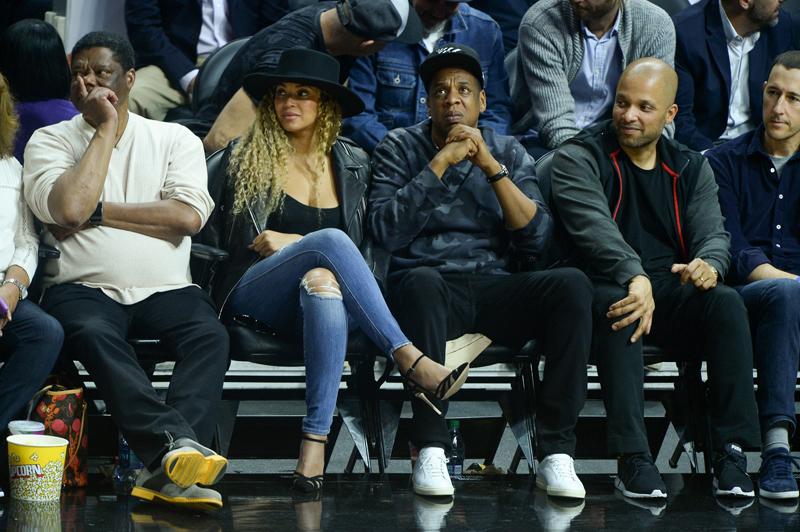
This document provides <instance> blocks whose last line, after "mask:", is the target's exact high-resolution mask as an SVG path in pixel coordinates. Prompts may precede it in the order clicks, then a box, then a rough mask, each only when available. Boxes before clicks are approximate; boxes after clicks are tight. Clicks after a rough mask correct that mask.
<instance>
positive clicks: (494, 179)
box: [486, 163, 508, 184]
mask: <svg viewBox="0 0 800 532" xmlns="http://www.w3.org/2000/svg"><path fill="white" fill-rule="evenodd" d="M504 177H508V168H506V165H504V164H503V163H500V171H499V172H497V173H496V174H494V175H492V176H486V181H488V182H489V183H490V184H491V183H496V182H497V181H500V180H501V179H503V178H504Z"/></svg>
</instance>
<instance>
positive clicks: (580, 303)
mask: <svg viewBox="0 0 800 532" xmlns="http://www.w3.org/2000/svg"><path fill="white" fill-rule="evenodd" d="M558 271H559V276H558V279H559V281H560V286H559V291H560V292H561V294H562V297H563V299H564V300H565V301H566V302H568V303H570V304H571V305H574V306H577V307H581V308H584V307H585V308H586V309H588V308H589V307H590V305H591V303H592V297H593V293H594V289H593V288H592V283H591V281H589V278H588V277H587V276H586V274H585V273H583V272H582V271H580V270H579V269H577V268H563V269H560V270H558Z"/></svg>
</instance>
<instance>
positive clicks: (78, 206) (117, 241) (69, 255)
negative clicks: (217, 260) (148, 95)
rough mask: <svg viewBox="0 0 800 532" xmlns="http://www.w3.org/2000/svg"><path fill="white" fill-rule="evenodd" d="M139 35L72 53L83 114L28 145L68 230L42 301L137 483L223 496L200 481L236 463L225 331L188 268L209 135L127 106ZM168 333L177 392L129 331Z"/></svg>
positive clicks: (180, 498) (157, 490)
mask: <svg viewBox="0 0 800 532" xmlns="http://www.w3.org/2000/svg"><path fill="white" fill-rule="evenodd" d="M133 65H134V54H133V49H132V48H131V46H130V43H129V42H128V41H127V40H125V39H123V38H121V37H119V36H117V35H114V34H110V33H103V32H95V33H90V34H88V35H86V36H85V37H83V38H82V39H81V40H80V41H78V43H77V44H76V45H75V48H74V49H73V51H72V66H71V68H72V74H73V83H72V100H73V103H74V104H75V106H76V107H77V108H78V109H79V110H80V111H81V113H82V114H81V115H78V116H76V117H75V118H73V119H72V120H69V121H66V122H62V123H60V124H56V125H53V126H50V127H46V128H43V129H40V130H39V131H37V132H36V133H35V134H34V135H33V137H32V138H31V140H30V142H29V143H28V146H27V148H26V153H25V156H26V160H25V168H24V173H23V179H24V187H25V198H26V200H27V202H28V204H29V205H30V207H31V210H32V211H33V212H34V214H35V215H36V216H37V217H38V218H39V219H40V220H42V221H43V222H44V223H45V224H47V226H48V229H49V233H50V235H49V237H53V238H55V239H56V240H57V241H58V244H57V245H58V247H59V248H60V250H61V258H60V260H59V261H57V263H55V264H53V268H51V269H50V270H49V271H47V272H46V274H45V282H44V284H45V287H46V292H45V296H44V299H43V301H42V306H43V307H44V308H45V310H47V311H48V312H49V313H50V314H52V315H53V316H54V317H56V318H57V319H58V320H59V321H60V322H61V324H62V326H63V327H64V331H65V342H64V348H65V353H66V355H67V356H70V357H72V358H73V359H77V360H80V361H81V362H82V363H83V364H84V366H85V367H86V369H87V370H88V371H89V373H90V374H91V376H92V378H93V379H94V381H95V383H96V384H97V387H98V389H99V390H100V391H101V393H102V394H103V397H104V398H105V400H106V403H107V404H108V406H109V408H110V410H111V413H112V417H113V419H114V422H115V423H116V424H117V426H118V427H119V429H120V432H121V433H122V435H123V436H124V437H125V439H126V440H127V441H128V443H129V444H130V446H131V449H133V451H134V452H135V453H136V455H137V456H139V457H140V458H141V459H142V461H143V463H144V464H145V466H146V467H145V469H144V470H143V471H142V473H141V474H140V475H139V477H138V478H137V480H136V485H135V487H134V488H133V492H132V494H133V495H134V496H136V497H138V498H140V499H144V500H149V501H161V502H167V503H171V504H175V505H184V506H187V505H188V506H190V507H192V508H219V507H220V506H222V500H221V498H220V495H219V493H217V492H216V491H213V490H211V489H206V488H200V487H198V486H197V484H203V485H211V484H214V483H215V482H217V481H218V480H219V479H220V478H221V477H222V475H223V474H224V472H225V468H226V464H227V462H226V460H225V459H224V458H223V457H221V456H219V455H217V454H215V453H214V452H213V451H211V450H210V449H208V448H207V447H205V445H208V444H209V443H210V441H211V438H212V435H213V431H214V418H213V414H214V412H215V410H216V406H217V403H218V401H219V399H220V397H221V394H222V383H223V379H224V375H225V371H226V370H227V367H228V337H227V334H226V332H225V329H224V327H223V326H222V325H221V324H220V322H219V320H218V319H217V315H216V311H215V310H214V307H213V304H212V303H211V300H210V299H209V297H208V296H207V294H205V292H203V291H202V290H201V289H200V288H198V287H197V286H195V285H193V284H192V282H191V277H190V275H189V252H190V246H191V241H190V235H192V234H194V233H196V232H197V231H199V230H200V228H201V227H202V226H203V224H204V223H205V222H206V219H207V218H208V216H209V214H210V213H211V210H212V208H213V202H212V200H211V198H210V196H209V195H208V192H207V174H206V167H205V161H204V158H203V147H202V144H201V143H200V140H199V139H197V138H196V137H194V136H193V135H192V134H191V133H190V132H189V131H188V130H187V129H185V128H183V127H182V126H178V125H175V124H164V123H161V122H155V121H151V120H147V119H144V118H142V117H140V116H137V115H135V114H133V113H130V112H129V111H128V95H129V93H130V90H131V87H132V86H133V83H134V80H135V78H136V73H135V71H134V68H133ZM129 334H130V335H146V336H152V337H156V338H159V339H160V340H161V342H162V345H163V346H164V347H165V348H167V349H168V350H170V351H171V352H172V354H173V355H174V357H175V360H176V364H175V369H174V370H173V375H172V382H171V383H170V387H169V391H168V393H167V398H166V404H164V403H163V402H162V401H161V400H160V399H159V397H158V394H157V393H156V391H155V390H154V389H153V387H152V385H151V384H150V380H149V378H148V377H147V375H146V374H145V372H144V371H143V369H142V368H141V367H140V366H139V364H138V362H137V359H136V355H135V353H134V350H133V348H132V347H131V346H130V345H129V344H128V342H127V341H126V338H127V337H128V335H129Z"/></svg>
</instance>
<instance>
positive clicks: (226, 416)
mask: <svg viewBox="0 0 800 532" xmlns="http://www.w3.org/2000/svg"><path fill="white" fill-rule="evenodd" d="M238 412H239V401H228V400H223V401H220V402H219V405H218V406H217V426H216V429H215V431H214V440H215V441H214V449H215V450H216V451H217V452H218V453H219V454H221V455H222V456H228V452H229V451H230V448H231V440H232V439H233V428H234V425H235V423H236V415H237V414H238Z"/></svg>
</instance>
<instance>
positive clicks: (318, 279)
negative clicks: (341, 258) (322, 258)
mask: <svg viewBox="0 0 800 532" xmlns="http://www.w3.org/2000/svg"><path fill="white" fill-rule="evenodd" d="M300 286H302V287H303V289H304V290H305V291H306V293H307V294H308V295H309V296H312V297H317V298H320V299H342V291H341V289H340V287H339V282H338V281H337V280H336V276H335V275H334V274H333V272H332V271H330V270H328V269H326V268H314V269H312V270H309V271H308V272H306V274H305V275H304V276H303V279H302V280H301V282H300Z"/></svg>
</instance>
